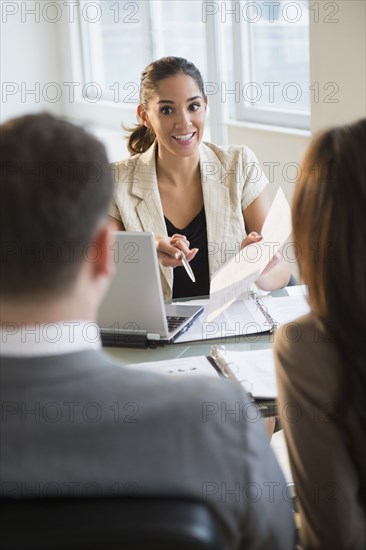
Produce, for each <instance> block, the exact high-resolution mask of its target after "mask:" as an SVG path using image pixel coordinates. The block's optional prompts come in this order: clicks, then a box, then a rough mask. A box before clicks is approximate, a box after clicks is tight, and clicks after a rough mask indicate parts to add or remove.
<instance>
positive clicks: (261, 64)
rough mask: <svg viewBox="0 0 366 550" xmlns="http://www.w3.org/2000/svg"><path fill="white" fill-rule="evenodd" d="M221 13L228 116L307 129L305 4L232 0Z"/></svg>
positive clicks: (308, 106)
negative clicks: (225, 53)
mask: <svg viewBox="0 0 366 550" xmlns="http://www.w3.org/2000/svg"><path fill="white" fill-rule="evenodd" d="M230 15H231V17H229V14H226V17H225V16H224V17H222V20H223V24H222V26H223V33H224V34H225V42H226V44H227V46H228V49H229V50H230V51H231V52H232V56H230V57H228V62H227V64H226V71H227V72H226V75H227V85H226V88H225V89H224V90H223V94H222V95H223V97H225V99H227V103H228V115H229V117H230V118H231V119H236V120H241V121H247V122H257V123H264V124H276V125H278V126H285V127H294V128H304V129H308V128H309V127H310V82H309V11H308V2H307V1H301V0H298V1H297V2H288V1H286V0H281V1H278V0H277V1H275V0H273V1H268V0H267V1H266V0H260V1H259V0H257V1H256V2H231V13H230Z"/></svg>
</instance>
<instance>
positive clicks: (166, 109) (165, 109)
mask: <svg viewBox="0 0 366 550" xmlns="http://www.w3.org/2000/svg"><path fill="white" fill-rule="evenodd" d="M172 111H173V110H172V108H171V107H162V109H160V112H161V113H162V114H163V115H170V113H172Z"/></svg>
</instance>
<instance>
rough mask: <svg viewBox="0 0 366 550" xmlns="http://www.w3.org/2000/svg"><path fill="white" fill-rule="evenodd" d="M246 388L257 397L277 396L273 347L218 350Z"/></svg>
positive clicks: (222, 358) (270, 397)
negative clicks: (246, 349)
mask: <svg viewBox="0 0 366 550" xmlns="http://www.w3.org/2000/svg"><path fill="white" fill-rule="evenodd" d="M215 356H216V358H217V356H219V357H220V358H221V360H222V362H223V364H224V365H225V367H226V369H229V370H230V371H231V372H232V373H233V374H234V376H235V377H236V378H237V380H238V381H239V382H240V383H241V385H242V386H243V387H244V388H245V390H246V391H247V392H248V393H250V394H251V395H252V396H253V397H254V398H255V399H275V398H277V395H278V392H277V382H276V372H275V366H274V357H273V352H272V349H259V350H253V351H229V350H225V349H223V350H221V349H219V350H218V351H216V354H215Z"/></svg>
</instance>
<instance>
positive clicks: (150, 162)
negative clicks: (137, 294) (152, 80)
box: [131, 143, 173, 298]
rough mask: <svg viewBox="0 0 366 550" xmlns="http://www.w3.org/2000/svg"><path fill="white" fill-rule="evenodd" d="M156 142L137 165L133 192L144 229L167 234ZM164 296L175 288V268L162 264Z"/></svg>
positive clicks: (158, 233) (140, 158)
mask: <svg viewBox="0 0 366 550" xmlns="http://www.w3.org/2000/svg"><path fill="white" fill-rule="evenodd" d="M155 154H156V143H155V144H154V145H153V146H152V147H150V148H149V149H148V150H147V151H146V152H145V153H143V154H142V155H141V156H140V157H139V159H138V161H137V162H136V165H135V171H134V178H133V184H132V190H131V194H132V195H133V196H134V197H136V198H138V199H140V202H138V203H137V205H136V213H137V216H138V218H139V220H140V223H141V227H142V230H143V231H152V232H154V233H156V234H157V235H165V236H167V235H168V233H167V230H166V225H165V221H164V213H163V208H162V205H161V200H160V195H159V188H158V182H157V179H156V162H155V158H156V157H155ZM160 271H161V274H162V284H163V292H164V298H166V297H167V296H168V295H169V294H170V295H171V291H172V288H173V269H172V268H171V267H162V266H160Z"/></svg>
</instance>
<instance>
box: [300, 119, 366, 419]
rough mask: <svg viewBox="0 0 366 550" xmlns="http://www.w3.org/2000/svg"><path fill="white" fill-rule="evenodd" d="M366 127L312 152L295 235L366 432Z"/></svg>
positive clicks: (350, 129) (321, 141) (326, 136)
mask: <svg viewBox="0 0 366 550" xmlns="http://www.w3.org/2000/svg"><path fill="white" fill-rule="evenodd" d="M365 151H366V119H363V120H360V121H359V122H356V123H354V124H352V125H349V126H342V127H339V128H334V129H331V130H328V131H326V132H324V133H322V134H321V135H320V136H318V137H317V138H316V139H315V140H314V141H313V142H312V144H311V146H310V149H309V150H308V153H307V155H306V157H305V160H304V162H303V165H302V172H301V175H300V177H299V179H298V182H297V185H296V189H295V192H294V198H293V205H292V214H293V235H294V240H295V243H296V247H297V255H298V263H299V267H300V274H301V276H302V278H303V279H304V281H305V282H306V284H307V285H308V289H309V303H310V306H311V308H312V310H313V311H314V313H315V314H316V315H317V317H318V318H319V319H320V320H321V321H322V323H323V324H324V326H325V327H326V329H327V331H328V333H330V335H331V336H332V340H334V342H335V344H336V346H337V348H338V350H339V353H340V357H341V360H342V365H343V378H344V380H343V384H342V403H344V404H345V408H344V410H343V411H341V413H340V415H341V416H342V415H344V414H345V409H346V407H347V404H351V405H352V407H353V408H355V410H356V412H357V414H358V416H359V418H360V420H361V423H362V425H363V427H364V428H365V427H366V392H365V388H366V353H365V350H366V328H365V327H366V285H365V281H366V268H365V267H366V260H365V244H366V216H365V212H366V157H365Z"/></svg>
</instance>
